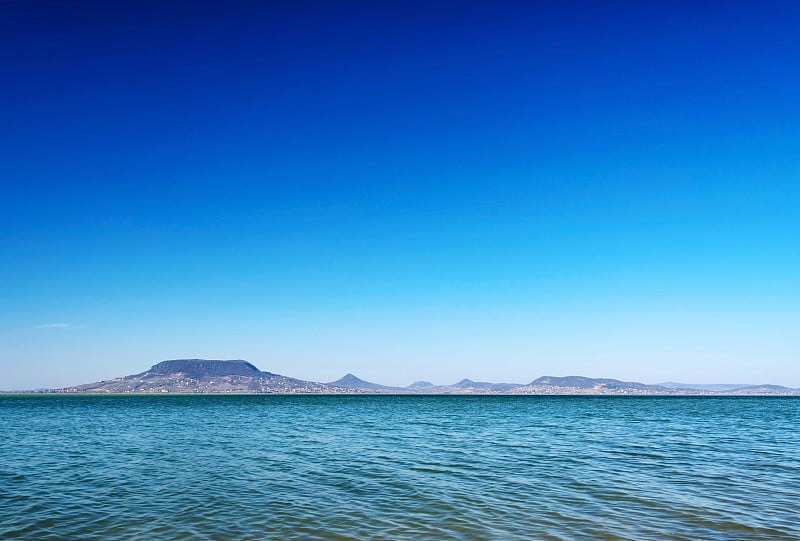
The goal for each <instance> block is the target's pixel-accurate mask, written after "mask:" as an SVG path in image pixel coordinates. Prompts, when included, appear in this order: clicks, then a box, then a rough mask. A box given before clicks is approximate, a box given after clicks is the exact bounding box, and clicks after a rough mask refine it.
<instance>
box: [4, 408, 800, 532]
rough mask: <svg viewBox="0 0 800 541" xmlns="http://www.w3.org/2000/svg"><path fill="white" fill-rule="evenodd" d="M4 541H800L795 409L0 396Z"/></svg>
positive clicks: (798, 418) (799, 412)
mask: <svg viewBox="0 0 800 541" xmlns="http://www.w3.org/2000/svg"><path fill="white" fill-rule="evenodd" d="M0 414H1V415H0V430H2V432H0V434H2V438H1V439H0V538H2V539H37V540H48V539H53V540H55V539H70V538H72V539H142V538H158V539H168V540H181V539H208V540H217V539H220V540H221V539H304V540H305V539H310V540H326V541H328V540H362V539H376V540H378V539H385V540H404V539H443V540H483V539H486V540H492V539H497V540H515V539H517V540H528V539H545V540H567V539H607V540H636V541H640V540H649V539H654V540H655V539H658V540H665V539H666V540H695V539H721V540H722V539H737V540H739V539H741V540H761V539H763V540H783V539H786V540H789V539H793V540H796V539H800V526H798V521H797V510H798V509H800V464H799V463H798V461H797V456H796V452H797V439H796V433H795V429H796V427H797V426H800V424H799V423H800V400H798V399H793V398H688V397H681V398H614V397H602V398H597V397H469V396H459V397H441V396H440V397H424V396H422V397H420V396H416V397H393V396H361V397H359V396H177V397H176V396H170V397H164V396H158V397H140V396H131V397H90V396H68V397H64V396H33V397H27V396H4V397H0Z"/></svg>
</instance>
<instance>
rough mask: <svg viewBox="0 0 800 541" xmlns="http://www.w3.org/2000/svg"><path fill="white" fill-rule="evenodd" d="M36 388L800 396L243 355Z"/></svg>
mask: <svg viewBox="0 0 800 541" xmlns="http://www.w3.org/2000/svg"><path fill="white" fill-rule="evenodd" d="M30 392H37V393H107V394H157V393H183V394H195V393H201V394H202V393H215V394H216V393H231V394H415V395H419V394H430V395H619V396H630V395H634V396H637V395H638V396H662V395H663V396H800V389H792V388H789V387H783V386H780V385H768V384H762V385H733V384H712V385H692V384H685V383H663V384H659V385H648V384H644V383H637V382H630V381H619V380H616V379H605V378H588V377H583V376H566V377H554V376H543V377H540V378H537V379H535V380H533V381H531V382H530V383H524V384H520V383H491V382H483V381H472V380H470V379H462V380H461V381H459V382H457V383H454V384H451V385H434V384H433V383H430V382H426V381H418V382H415V383H412V384H411V385H409V386H407V387H391V386H387V385H380V384H378V383H372V382H369V381H364V380H362V379H360V378H358V377H357V376H355V375H353V374H347V375H345V376H343V377H342V378H340V379H338V380H336V381H331V382H328V383H319V382H313V381H306V380H301V379H296V378H292V377H288V376H283V375H280V374H273V373H271V372H264V371H261V370H259V369H258V368H256V367H255V366H254V365H253V364H251V363H249V362H247V361H243V360H208V359H175V360H168V361H163V362H160V363H157V364H155V365H153V366H152V367H151V368H150V369H149V370H147V371H145V372H142V373H139V374H134V375H130V376H123V377H119V378H115V379H112V380H108V381H100V382H96V383H88V384H84V385H77V386H74V387H65V388H60V389H44V390H37V391H30Z"/></svg>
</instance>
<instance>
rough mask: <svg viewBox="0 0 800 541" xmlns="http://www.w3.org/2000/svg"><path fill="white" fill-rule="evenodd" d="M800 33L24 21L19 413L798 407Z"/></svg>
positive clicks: (10, 305) (616, 22)
mask: <svg viewBox="0 0 800 541" xmlns="http://www.w3.org/2000/svg"><path fill="white" fill-rule="evenodd" d="M799 25H800V5H798V4H797V3H793V2H759V3H756V2H740V3H727V4H720V5H702V6H701V5H697V4H696V3H683V2H671V3H669V5H664V6H656V5H652V4H643V5H631V4H629V3H613V2H612V3H609V2H603V3H601V2H596V3H580V4H572V5H570V6H567V5H564V4H563V3H559V2H539V3H516V2H503V3H496V2H491V3H490V2H485V3H481V2H477V3H467V4H463V5H461V6H459V8H458V9H454V8H452V7H448V6H446V5H445V4H440V5H437V4H433V5H432V4H430V3H425V4H423V3H413V2H412V3H407V2H406V3H393V2H388V3H387V2H382V3H377V4H376V3H367V2H355V3H349V4H347V5H345V6H341V5H340V6H335V5H332V4H325V3H308V2H292V3H287V4H281V3H272V2H269V3H262V2H249V1H243V2H231V3H219V2H204V1H199V2H169V3H156V2H125V1H123V2H111V3H108V2H78V3H63V2H36V3H33V2H2V3H0V57H1V58H2V64H1V65H2V67H3V84H1V85H0V122H2V126H3V128H4V129H2V130H0V183H1V184H2V197H0V306H1V307H2V309H1V310H0V388H2V389H30V388H37V387H64V386H69V385H77V384H80V383H86V382H90V381H99V380H103V379H110V378H113V377H117V376H121V375H125V374H132V373H136V372H137V371H140V370H141V369H142V367H144V366H150V365H151V364H153V363H155V362H158V361H160V360H164V359H179V358H231V359H247V360H249V361H251V362H253V363H254V364H255V365H256V366H258V367H259V368H261V369H262V370H266V371H270V372H274V373H279V374H290V375H291V376H293V377H298V378H302V379H307V380H312V381H333V380H335V379H337V378H339V377H340V376H342V374H345V373H348V372H352V373H354V374H357V375H358V376H359V377H360V378H363V379H365V380H368V381H375V382H381V383H383V384H386V385H397V386H401V385H408V383H410V382H411V381H412V380H419V379H421V380H428V381H434V382H448V381H457V380H458V379H460V378H463V377H468V378H471V379H473V380H475V381H496V382H500V381H508V382H524V381H529V379H530V378H531V377H535V376H537V375H544V374H547V375H553V376H563V375H573V374H576V375H584V376H589V377H606V378H615V379H620V380H624V381H641V382H645V383H658V382H663V381H681V382H687V383H727V382H752V383H754V384H758V383H773V384H779V385H785V386H788V387H793V388H797V387H800V362H798V360H800V356H799V355H798V354H799V353H800V333H798V332H797V329H798V322H800V280H798V276H800V162H798V160H797V156H800V102H798V100H797V93H798V89H799V88H800V70H798V67H797V58H798V57H800V33H798V32H797V31H796V28H797V27H798V26H799Z"/></svg>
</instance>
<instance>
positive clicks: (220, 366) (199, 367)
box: [145, 359, 269, 378]
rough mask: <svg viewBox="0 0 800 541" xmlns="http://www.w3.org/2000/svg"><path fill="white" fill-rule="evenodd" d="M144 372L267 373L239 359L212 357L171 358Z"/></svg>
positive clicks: (196, 375)
mask: <svg viewBox="0 0 800 541" xmlns="http://www.w3.org/2000/svg"><path fill="white" fill-rule="evenodd" d="M145 373H150V374H161V375H167V374H183V375H185V376H187V377H191V378H208V377H220V376H260V375H261V374H269V372H261V370H259V369H258V368H256V367H255V366H253V365H252V364H250V363H249V362H247V361H243V360H241V359H236V360H231V361H221V360H213V359H173V360H169V361H161V362H160V363H158V364H154V365H153V367H152V368H150V370H148V371H147V372H145Z"/></svg>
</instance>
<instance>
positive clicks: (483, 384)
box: [449, 378, 520, 393]
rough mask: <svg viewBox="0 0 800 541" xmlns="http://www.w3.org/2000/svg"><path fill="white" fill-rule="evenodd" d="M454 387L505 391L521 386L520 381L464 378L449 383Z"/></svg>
mask: <svg viewBox="0 0 800 541" xmlns="http://www.w3.org/2000/svg"><path fill="white" fill-rule="evenodd" d="M449 387H450V388H453V389H463V390H473V391H484V392H487V391H488V392H496V393H497V392H504V391H510V390H512V389H514V388H516V387H520V384H518V383H490V382H488V381H472V380H471V379H468V378H464V379H462V380H461V381H459V382H458V383H454V384H452V385H449Z"/></svg>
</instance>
